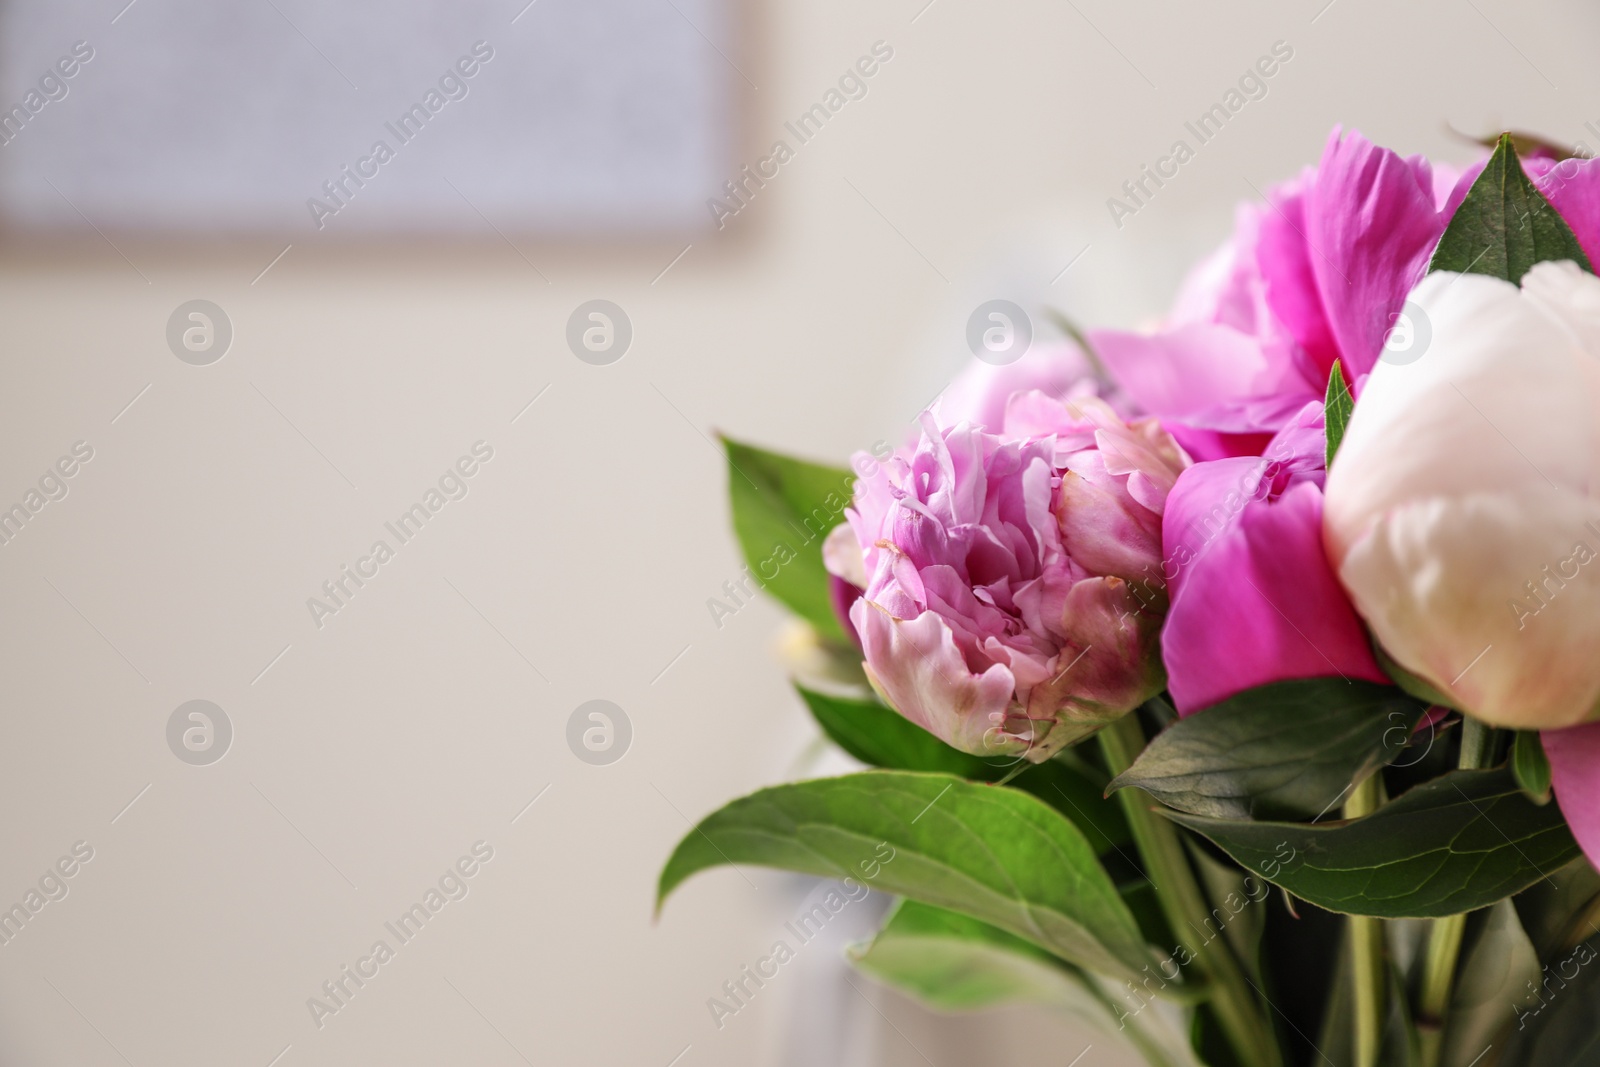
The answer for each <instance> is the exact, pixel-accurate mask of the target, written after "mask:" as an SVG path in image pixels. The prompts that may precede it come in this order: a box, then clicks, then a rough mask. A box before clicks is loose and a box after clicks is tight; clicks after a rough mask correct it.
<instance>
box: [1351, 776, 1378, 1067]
mask: <svg viewBox="0 0 1600 1067" xmlns="http://www.w3.org/2000/svg"><path fill="white" fill-rule="evenodd" d="M1382 787H1383V779H1382V778H1380V777H1379V776H1378V775H1377V774H1374V775H1372V776H1371V777H1370V778H1368V779H1367V780H1366V781H1364V782H1362V783H1361V784H1360V785H1358V786H1356V788H1355V792H1353V793H1351V794H1350V799H1349V800H1348V801H1346V802H1345V806H1344V816H1345V818H1347V819H1359V818H1361V817H1363V816H1365V815H1371V814H1372V813H1373V812H1374V811H1377V810H1378V808H1379V806H1380V805H1381V804H1382V803H1383V792H1382ZM1350 963H1351V978H1352V981H1353V982H1354V997H1355V1009H1356V1067H1377V1064H1378V1054H1379V1053H1380V1052H1381V1051H1382V1047H1383V1016H1384V1010H1383V1009H1384V1004H1385V989H1384V970H1385V968H1384V960H1383V920H1382V919H1375V918H1372V917H1371V916H1368V915H1352V916H1350Z"/></svg>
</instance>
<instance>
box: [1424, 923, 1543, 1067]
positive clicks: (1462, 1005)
mask: <svg viewBox="0 0 1600 1067" xmlns="http://www.w3.org/2000/svg"><path fill="white" fill-rule="evenodd" d="M1480 915H1481V916H1482V918H1481V920H1480V919H1479V916H1473V917H1472V919H1473V921H1472V923H1471V925H1472V926H1474V927H1476V930H1475V931H1474V933H1475V936H1473V937H1472V938H1471V940H1470V942H1469V943H1468V944H1467V946H1466V947H1465V948H1463V950H1462V953H1461V961H1462V962H1461V966H1460V967H1459V968H1457V977H1456V984H1455V992H1454V994H1453V995H1452V996H1451V998H1450V1009H1449V1011H1448V1013H1447V1014H1446V1015H1445V1020H1446V1026H1445V1034H1444V1056H1443V1057H1441V1060H1442V1062H1444V1063H1463V1064H1464V1063H1470V1062H1472V1058H1473V1057H1474V1056H1476V1055H1478V1053H1480V1052H1482V1051H1483V1050H1484V1049H1485V1048H1487V1047H1488V1046H1490V1045H1497V1044H1502V1043H1503V1042H1502V1041H1501V1039H1500V1035H1501V1034H1502V1033H1504V1032H1505V1031H1506V1028H1507V1027H1508V1026H1510V1024H1511V1023H1512V1021H1513V1019H1514V1014H1515V1011H1516V1008H1517V1007H1518V1006H1520V1005H1522V1004H1523V1002H1524V1000H1532V998H1531V997H1530V996H1529V995H1528V986H1529V984H1530V983H1532V984H1534V985H1535V986H1537V984H1538V982H1539V956H1538V953H1536V952H1535V951H1534V949H1533V945H1532V944H1531V943H1530V942H1529V941H1528V935H1527V934H1526V933H1525V932H1524V931H1523V929H1522V924H1521V923H1520V922H1518V921H1517V909H1516V908H1515V907H1514V906H1513V905H1512V903H1511V901H1509V900H1502V901H1501V902H1500V903H1498V904H1496V905H1495V906H1494V907H1492V908H1488V909H1486V910H1485V911H1483V912H1481V913H1480Z"/></svg>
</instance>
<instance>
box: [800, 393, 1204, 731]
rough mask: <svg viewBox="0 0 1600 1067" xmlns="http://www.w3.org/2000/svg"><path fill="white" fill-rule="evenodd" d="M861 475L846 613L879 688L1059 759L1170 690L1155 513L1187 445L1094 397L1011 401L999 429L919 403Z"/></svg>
mask: <svg viewBox="0 0 1600 1067" xmlns="http://www.w3.org/2000/svg"><path fill="white" fill-rule="evenodd" d="M922 426H923V434H922V437H921V439H920V440H919V441H918V442H917V444H916V445H915V446H914V447H911V448H904V449H901V450H900V451H898V452H897V453H896V454H895V455H894V457H893V458H891V459H890V460H889V461H888V462H886V463H884V464H882V466H881V468H880V469H879V470H878V471H877V472H876V473H875V474H874V476H872V477H870V478H863V479H862V480H861V481H860V482H858V483H857V486H856V495H855V507H854V508H853V509H852V510H851V511H849V512H848V513H847V517H848V519H849V522H850V528H851V530H852V531H853V533H854V536H855V541H856V544H857V546H858V547H859V549H860V552H861V560H860V563H861V566H860V568H859V569H858V568H857V567H856V566H855V565H854V564H855V561H854V560H850V559H847V558H846V553H844V552H842V551H841V547H842V546H841V544H840V541H839V540H837V539H830V544H831V548H830V551H829V553H828V562H829V564H830V569H831V570H832V571H833V573H835V574H836V575H838V576H839V577H842V578H846V579H850V578H851V577H852V575H854V576H857V577H859V576H862V575H864V576H865V578H866V586H865V593H864V594H863V596H862V597H861V599H859V600H857V601H856V602H855V603H854V605H853V606H852V607H851V609H850V618H851V621H852V622H853V623H854V626H855V629H856V632H857V633H858V635H859V637H860V640H861V645H862V650H863V653H864V655H865V659H866V671H867V675H868V677H869V679H870V680H871V681H872V684H873V686H874V688H876V689H877V690H878V692H879V694H880V695H881V696H882V697H883V699H884V701H885V702H886V703H888V704H889V705H890V706H892V707H894V708H896V709H897V710H898V711H899V712H900V713H901V714H902V715H904V716H905V717H906V718H908V719H910V720H911V721H913V722H915V723H917V724H918V725H920V726H922V727H924V728H925V729H927V730H929V731H930V732H932V733H933V734H935V735H937V736H938V737H941V738H943V739H944V740H945V741H947V742H949V743H950V744H951V745H954V746H955V747H956V748H959V749H962V750H963V751H966V752H971V753H974V754H977V755H1002V756H1018V757H1025V758H1027V759H1029V760H1033V761H1035V762H1039V761H1043V760H1045V759H1048V758H1049V757H1050V756H1051V755H1053V754H1054V753H1055V752H1057V751H1059V750H1060V749H1061V748H1063V747H1064V746H1066V745H1068V744H1070V743H1072V742H1073V741H1076V740H1078V739H1079V738H1082V737H1084V736H1086V735H1088V734H1090V733H1093V732H1094V731H1095V730H1097V729H1099V728H1100V727H1101V726H1103V725H1105V724H1106V723H1108V722H1111V721H1113V720H1115V719H1116V718H1118V717H1120V716H1122V715H1125V714H1127V712H1129V711H1130V710H1132V709H1133V708H1135V707H1137V706H1138V705H1139V704H1141V703H1142V702H1144V701H1145V700H1147V699H1149V697H1151V696H1152V695H1154V694H1155V693H1158V692H1160V690H1161V688H1162V685H1163V684H1164V681H1165V676H1164V674H1163V672H1162V669H1161V661H1160V654H1159V649H1158V644H1157V638H1158V634H1159V631H1160V626H1161V620H1162V617H1163V615H1164V614H1165V610H1166V601H1165V596H1164V594H1163V593H1162V592H1161V591H1160V590H1159V589H1154V590H1152V589H1151V588H1150V587H1148V585H1147V584H1146V581H1145V576H1146V575H1147V574H1150V573H1153V572H1156V571H1157V569H1158V567H1159V564H1160V556H1161V510H1162V507H1163V506H1164V504H1165V501H1166V495H1167V493H1168V492H1169V491H1170V489H1171V488H1172V484H1173V482H1174V481H1175V480H1176V478H1177V476H1178V474H1179V472H1180V471H1181V470H1182V469H1183V467H1184V465H1185V464H1186V463H1187V462H1188V457H1187V456H1186V455H1184V453H1183V451H1182V450H1181V449H1180V448H1178V446H1177V444H1176V443H1175V442H1174V441H1173V440H1172V438H1171V437H1170V436H1169V435H1168V434H1167V433H1166V432H1165V431H1164V430H1162V429H1160V427H1159V426H1157V425H1156V424H1155V423H1154V422H1153V421H1147V422H1143V423H1137V424H1134V425H1131V426H1130V425H1128V424H1127V423H1124V422H1123V421H1122V420H1121V419H1120V418H1118V417H1117V415H1116V414H1115V413H1114V412H1113V411H1112V409H1111V408H1110V407H1109V406H1108V405H1107V404H1106V403H1105V402H1103V401H1101V400H1098V399H1095V398H1093V397H1086V398H1080V399H1076V400H1060V399H1056V398H1053V397H1050V396H1047V395H1045V394H1043V393H1039V392H1028V393H1019V394H1016V395H1014V396H1012V397H1011V398H1010V401H1009V403H1008V406H1007V409H1006V414H1005V418H1004V425H1003V427H1002V432H1001V433H998V434H996V433H986V432H984V431H983V430H981V429H979V428H977V427H974V426H973V425H971V424H970V423H966V422H963V423H961V424H959V425H956V426H954V427H947V426H941V425H940V424H939V423H938V421H937V420H936V417H935V416H934V415H933V414H931V413H925V414H924V415H923V421H922Z"/></svg>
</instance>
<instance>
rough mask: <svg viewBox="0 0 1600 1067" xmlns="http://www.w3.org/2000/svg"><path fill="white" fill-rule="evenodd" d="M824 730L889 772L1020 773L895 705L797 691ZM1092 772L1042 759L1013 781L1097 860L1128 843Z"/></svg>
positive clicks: (1117, 810) (983, 778) (993, 778)
mask: <svg viewBox="0 0 1600 1067" xmlns="http://www.w3.org/2000/svg"><path fill="white" fill-rule="evenodd" d="M795 688H796V689H798V690H799V692H800V696H801V698H802V699H803V700H805V702H806V706H807V707H808V708H810V709H811V714H812V716H813V717H815V718H816V720H817V724H818V725H819V726H821V727H822V730H823V732H824V733H826V734H827V735H828V737H829V738H830V739H831V740H832V741H833V742H834V743H835V744H837V745H838V746H839V747H840V748H842V749H844V750H845V751H846V752H848V753H849V754H850V755H852V756H854V757H855V758H856V759H858V760H860V761H861V762H862V763H866V764H869V765H871V766H873V767H884V768H887V769H889V770H892V771H938V772H942V773H944V774H953V775H956V776H958V777H961V778H971V779H975V780H977V781H980V782H998V781H1000V780H1001V779H1002V778H1005V777H1007V776H1008V775H1010V774H1012V773H1013V772H1015V771H1017V770H1018V767H1017V765H1016V764H1015V763H1014V762H1013V761H1012V760H1009V759H1006V760H998V759H997V760H986V759H983V758H982V757H980V756H973V755H969V754H967V753H965V752H962V751H961V750H959V749H955V748H951V747H950V746H949V745H947V744H945V743H944V742H943V741H941V740H939V739H938V738H937V737H934V736H933V735H932V734H930V733H929V732H928V731H926V730H924V729H923V728H922V727H920V726H918V725H917V724H916V723H914V722H912V721H910V720H909V719H907V718H906V717H905V716H903V715H901V714H899V713H898V712H896V711H895V710H894V709H893V708H889V707H885V706H884V705H883V704H880V703H878V702H877V701H872V700H857V699H851V698H849V697H842V696H830V695H828V694H825V693H817V692H813V691H811V690H809V689H806V688H805V687H804V686H796V687H795ZM1089 771H1090V768H1087V767H1075V766H1070V765H1068V764H1067V763H1066V762H1065V761H1064V760H1059V759H1058V760H1047V761H1046V762H1044V763H1042V764H1038V765H1034V766H1028V765H1024V766H1023V767H1022V768H1021V772H1020V773H1019V774H1017V776H1016V777H1015V778H1014V779H1012V780H1011V781H1010V783H1009V784H1010V785H1011V786H1012V787H1013V788H1016V789H1021V790H1022V791H1023V792H1026V793H1032V794H1033V795H1034V796H1036V797H1038V798H1039V799H1040V800H1042V801H1044V802H1045V803H1046V804H1049V805H1050V806H1051V807H1053V808H1055V809H1056V810H1057V811H1059V812H1061V813H1062V814H1063V815H1065V816H1066V817H1067V818H1069V819H1071V820H1072V821H1073V822H1074V823H1075V824H1076V825H1077V827H1078V829H1080V830H1082V831H1083V834H1084V836H1085V837H1086V838H1088V839H1089V846H1090V847H1091V848H1093V849H1094V851H1095V854H1096V855H1099V854H1100V853H1102V852H1105V851H1106V850H1108V849H1111V848H1117V847H1120V846H1122V845H1126V844H1127V843H1128V842H1129V840H1130V835H1129V833H1128V823H1127V820H1126V819H1125V818H1124V817H1123V814H1122V806H1121V805H1120V804H1117V803H1114V802H1112V801H1108V800H1106V799H1105V797H1104V795H1103V790H1104V788H1105V777H1104V776H1103V775H1102V776H1099V777H1098V778H1096V779H1093V780H1091V778H1090V777H1089V774H1088V772H1089Z"/></svg>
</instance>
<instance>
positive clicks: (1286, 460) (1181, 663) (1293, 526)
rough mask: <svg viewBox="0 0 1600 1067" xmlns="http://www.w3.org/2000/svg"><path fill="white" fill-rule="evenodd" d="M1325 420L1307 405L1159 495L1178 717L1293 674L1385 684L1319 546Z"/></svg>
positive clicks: (1166, 635) (1167, 652)
mask: <svg viewBox="0 0 1600 1067" xmlns="http://www.w3.org/2000/svg"><path fill="white" fill-rule="evenodd" d="M1322 424H1323V414H1322V405H1321V404H1320V403H1315V402H1313V403H1310V404H1307V405H1306V406H1305V408H1304V409H1303V410H1302V411H1301V412H1300V414H1299V415H1298V416H1297V417H1296V418H1295V420H1294V421H1293V422H1292V423H1290V425H1289V426H1288V427H1286V428H1285V429H1284V430H1283V431H1282V432H1281V433H1279V434H1278V435H1277V436H1276V437H1274V438H1273V440H1272V443H1271V444H1269V445H1268V446H1267V449H1266V451H1265V452H1264V453H1263V454H1262V455H1261V456H1260V457H1246V456H1239V457H1235V458H1231V459H1217V460H1211V461H1209V462H1206V463H1197V464H1195V465H1194V466H1192V467H1190V468H1189V469H1188V470H1186V471H1184V472H1183V474H1182V475H1181V476H1180V477H1179V478H1178V483H1177V485H1176V486H1175V487H1174V488H1173V490H1172V495H1171V496H1170V497H1168V499H1167V510H1166V515H1165V520H1164V523H1163V529H1162V537H1163V545H1164V548H1165V550H1166V555H1165V557H1164V558H1163V561H1162V567H1163V570H1162V575H1161V576H1162V578H1163V579H1164V580H1165V581H1166V582H1167V583H1168V594H1169V596H1170V598H1171V608H1170V609H1169V610H1168V614H1167V625H1166V629H1165V630H1164V631H1163V633H1162V635H1161V649H1162V655H1163V657H1164V659H1165V661H1166V667H1167V673H1168V675H1169V677H1170V681H1169V684H1168V688H1169V689H1170V691H1171V693H1172V701H1173V703H1174V704H1175V705H1177V708H1178V711H1179V712H1181V713H1182V714H1185V715H1188V714H1191V713H1193V712H1196V711H1199V710H1200V709H1201V708H1206V707H1210V706H1211V705H1212V704H1216V703H1218V702H1220V701H1223V700H1226V699H1227V698H1228V697H1231V696H1233V695H1234V694H1236V693H1239V692H1242V691H1243V690H1246V689H1252V688H1254V687H1256V686H1260V685H1266V684H1268V683H1270V682H1279V681H1285V680H1288V679H1292V678H1322V677H1335V676H1338V677H1343V678H1360V679H1363V680H1365V681H1369V682H1387V681H1388V680H1389V679H1388V677H1387V676H1386V675H1384V673H1383V671H1382V670H1381V669H1380V668H1379V667H1378V663H1377V660H1376V659H1375V658H1374V657H1373V654H1372V649H1371V647H1370V645H1369V643H1368V640H1367V631H1366V627H1365V626H1363V625H1362V623H1361V619H1360V618H1359V617H1358V616H1357V615H1356V612H1355V609H1354V608H1353V607H1352V606H1351V604H1350V600H1349V598H1348V597H1347V596H1346V595H1345V592H1344V589H1343V588H1342V587H1341V586H1340V585H1339V580H1338V577H1337V576H1336V575H1335V574H1334V570H1333V567H1332V565H1331V564H1330V563H1329V562H1328V559H1327V556H1326V555H1325V554H1324V552H1323V547H1322V483H1323V478H1324V474H1325V472H1324V470H1323V451H1324V438H1323V425H1322Z"/></svg>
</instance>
